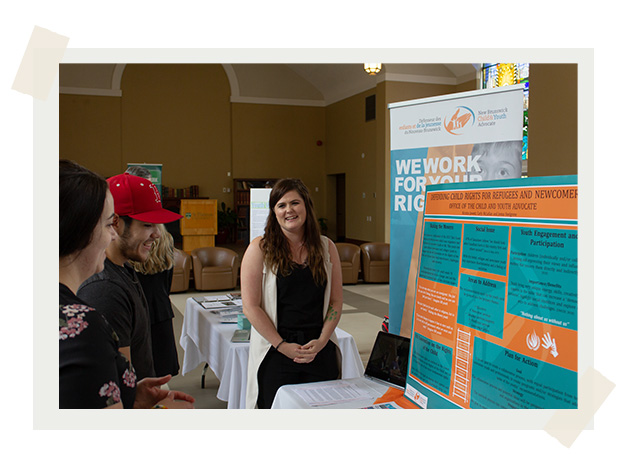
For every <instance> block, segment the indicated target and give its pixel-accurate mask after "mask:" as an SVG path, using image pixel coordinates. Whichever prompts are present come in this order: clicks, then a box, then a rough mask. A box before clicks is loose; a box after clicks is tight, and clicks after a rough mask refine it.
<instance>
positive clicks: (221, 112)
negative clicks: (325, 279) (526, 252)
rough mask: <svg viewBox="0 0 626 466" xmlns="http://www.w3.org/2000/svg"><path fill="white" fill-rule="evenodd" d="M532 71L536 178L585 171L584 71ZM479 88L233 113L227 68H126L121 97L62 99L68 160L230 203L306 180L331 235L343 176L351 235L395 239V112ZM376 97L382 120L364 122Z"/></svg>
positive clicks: (396, 86) (399, 88) (393, 91)
mask: <svg viewBox="0 0 626 466" xmlns="http://www.w3.org/2000/svg"><path fill="white" fill-rule="evenodd" d="M530 73H531V77H530V79H531V90H530V110H529V157H530V160H529V175H531V176H541V175H552V174H573V173H577V138H576V135H577V133H576V122H577V100H576V97H577V80H576V65H551V64H545V65H544V64H542V65H531V68H530ZM475 86H476V83H475V82H473V81H472V82H469V83H464V84H461V85H458V86H447V85H436V84H415V83H402V82H392V81H384V82H382V83H380V84H378V85H377V86H376V87H375V88H372V89H371V90H369V91H366V92H362V93H360V94H357V95H355V96H352V97H349V98H347V99H344V100H342V101H339V102H336V103H333V104H331V105H329V106H327V107H325V108H324V107H306V106H288V105H260V104H243V103H233V104H231V103H230V86H229V82H228V79H227V76H226V73H225V72H224V69H223V67H222V66H221V65H210V64H209V65H204V64H199V65H180V64H174V65H149V64H146V65H127V66H126V68H125V70H124V74H123V77H122V82H121V90H122V97H93V96H79V95H66V94H62V95H61V96H60V101H59V107H60V108H59V125H60V128H59V131H60V142H59V146H60V156H61V157H65V158H70V159H73V160H76V161H77V162H79V163H82V164H83V165H85V166H87V167H88V168H90V169H92V170H94V171H96V172H98V173H100V174H102V175H103V176H112V175H114V174H117V173H120V172H122V171H123V170H124V169H125V168H126V163H128V162H146V163H162V164H163V183H164V184H165V185H167V186H171V187H176V188H182V187H186V186H189V185H191V184H197V185H199V186H200V196H202V197H211V198H217V199H218V200H219V201H224V202H226V204H227V205H229V206H232V205H233V193H232V192H229V193H224V192H223V191H224V188H230V189H232V187H233V181H232V180H233V178H266V177H267V178H280V177H298V178H302V179H303V181H304V182H305V183H306V184H307V186H308V187H309V189H310V190H311V192H312V195H313V199H314V202H315V205H316V208H317V213H318V215H319V216H322V217H327V218H328V219H329V226H330V236H331V237H332V236H333V232H334V231H335V230H334V228H335V207H334V205H335V185H334V175H336V174H339V173H345V175H346V196H347V197H346V210H347V217H346V236H347V237H348V238H350V239H356V240H361V241H389V177H390V166H389V165H390V149H389V147H390V146H389V110H388V108H387V105H388V104H389V103H392V102H398V101H404V100H412V99H419V98H424V97H431V96H436V95H441V94H447V93H453V92H462V91H468V90H473V89H474V88H475ZM374 93H375V94H376V107H377V108H376V119H375V120H373V121H370V122H365V97H367V96H369V95H371V94H374ZM318 140H319V141H322V145H321V146H320V145H317V141H318ZM362 154H364V157H362ZM229 172H230V173H231V176H228V173H229ZM316 188H318V190H316ZM364 193H365V197H363V194H364ZM368 216H371V217H372V221H371V222H368V221H367V220H366V218H367V217H368Z"/></svg>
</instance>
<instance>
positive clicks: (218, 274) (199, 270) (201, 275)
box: [191, 247, 239, 290]
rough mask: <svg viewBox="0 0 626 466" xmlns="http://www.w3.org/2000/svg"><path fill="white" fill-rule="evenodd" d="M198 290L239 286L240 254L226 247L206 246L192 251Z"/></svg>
mask: <svg viewBox="0 0 626 466" xmlns="http://www.w3.org/2000/svg"><path fill="white" fill-rule="evenodd" d="M191 259H192V260H193V278H194V281H195V287H196V290H229V289H232V288H235V287H236V286H237V276H238V274H239V255H238V254H237V253H236V252H235V251H231V250H230V249H226V248H218V247H204V248H197V249H194V250H193V251H191Z"/></svg>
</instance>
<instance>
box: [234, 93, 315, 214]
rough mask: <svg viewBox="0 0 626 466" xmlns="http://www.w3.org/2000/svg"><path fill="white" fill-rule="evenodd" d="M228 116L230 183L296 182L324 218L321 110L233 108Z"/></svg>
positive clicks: (255, 106)
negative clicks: (230, 117)
mask: <svg viewBox="0 0 626 466" xmlns="http://www.w3.org/2000/svg"><path fill="white" fill-rule="evenodd" d="M232 115H233V120H232V140H233V143H232V160H233V177H234V178H300V179H302V181H303V182H304V184H306V185H307V187H308V188H309V190H310V191H311V196H312V197H313V202H314V204H315V207H316V210H317V214H318V216H323V215H324V205H325V204H324V195H325V192H326V191H325V170H326V160H325V152H326V144H325V143H324V140H325V132H326V131H325V125H324V121H325V111H324V108H322V107H298V106H292V105H259V104H233V105H232ZM317 141H321V142H322V145H317ZM316 188H317V190H316Z"/></svg>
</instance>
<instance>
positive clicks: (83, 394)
mask: <svg viewBox="0 0 626 466" xmlns="http://www.w3.org/2000/svg"><path fill="white" fill-rule="evenodd" d="M118 348H119V344H118V339H117V335H116V334H115V332H114V331H113V328H112V327H111V326H110V325H109V323H108V322H107V320H106V318H105V317H104V315H102V314H101V313H100V312H98V311H96V310H95V309H94V308H92V307H90V306H89V305H87V304H86V303H85V302H84V301H81V300H80V299H79V298H78V297H77V296H76V295H74V293H72V291H71V290H70V289H69V288H68V287H67V286H65V285H63V284H61V283H59V408H61V409H64V408H83V409H88V408H106V407H107V406H111V405H113V404H116V403H118V402H120V401H121V402H122V403H123V405H124V408H132V407H133V404H134V402H135V393H136V385H137V376H136V375H135V370H134V369H133V367H132V365H131V364H130V362H129V361H128V360H127V359H126V358H125V357H124V355H122V353H120V352H119V351H118Z"/></svg>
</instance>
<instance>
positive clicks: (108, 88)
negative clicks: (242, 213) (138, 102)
mask: <svg viewBox="0 0 626 466" xmlns="http://www.w3.org/2000/svg"><path fill="white" fill-rule="evenodd" d="M125 66H126V65H124V64H65V63H64V64H61V65H60V67H59V68H60V71H59V90H60V92H61V93H66V94H87V95H105V96H118V97H119V96H121V95H122V91H121V88H120V84H121V79H122V75H123V72H124V68H125ZM222 66H223V67H224V71H225V72H226V75H227V76H228V79H229V82H230V86H231V101H232V102H252V103H275V104H285V105H290V104H291V105H312V106H326V105H329V104H332V103H334V102H337V101H339V100H342V99H345V98H347V97H350V96H352V95H355V94H358V93H359V92H363V91H366V90H368V89H371V88H374V87H375V86H376V84H377V83H379V82H382V81H402V82H414V83H427V84H448V85H457V84H461V83H464V82H467V81H470V80H475V79H477V76H478V70H479V69H480V66H479V64H471V63H466V64H463V63H457V64H442V63H436V64H426V63H421V64H402V63H389V64H383V69H382V71H381V72H380V73H378V74H377V75H375V76H369V75H368V74H366V73H365V71H363V64H361V63H351V64H336V63H335V64H301V63H289V64H265V63H257V64H223V65H222Z"/></svg>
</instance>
